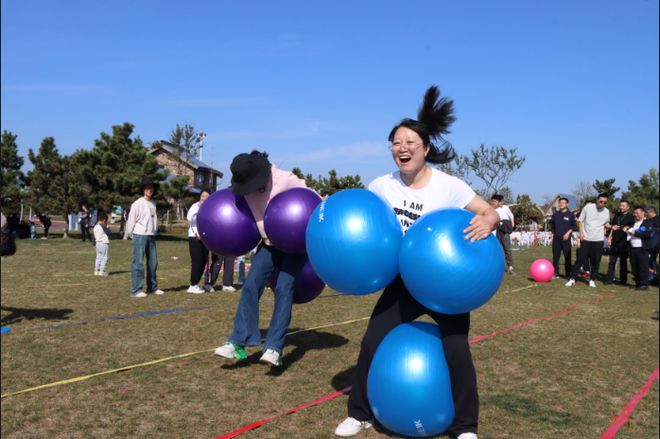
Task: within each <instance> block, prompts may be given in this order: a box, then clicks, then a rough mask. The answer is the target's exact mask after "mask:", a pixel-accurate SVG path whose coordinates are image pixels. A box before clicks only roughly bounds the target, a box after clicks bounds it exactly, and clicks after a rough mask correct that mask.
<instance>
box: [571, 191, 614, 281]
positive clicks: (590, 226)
mask: <svg viewBox="0 0 660 439" xmlns="http://www.w3.org/2000/svg"><path fill="white" fill-rule="evenodd" d="M607 198H608V195H607V194H606V193H602V194H599V195H598V199H597V200H596V204H593V203H589V204H587V205H586V206H584V209H582V212H581V213H580V217H579V218H578V229H579V232H578V235H579V237H578V239H579V240H580V247H581V251H580V252H578V257H577V262H576V263H575V264H574V265H573V268H572V269H571V275H570V278H569V279H568V282H566V286H567V287H572V286H573V285H575V278H576V277H577V275H578V272H579V270H580V267H582V266H583V265H584V261H585V259H589V262H590V263H589V265H590V266H591V277H590V279H589V286H590V287H591V288H596V282H595V280H594V279H596V276H597V275H598V270H599V268H600V259H601V257H602V255H603V241H604V240H605V229H609V228H610V211H609V210H607V207H605V206H606V205H607Z"/></svg>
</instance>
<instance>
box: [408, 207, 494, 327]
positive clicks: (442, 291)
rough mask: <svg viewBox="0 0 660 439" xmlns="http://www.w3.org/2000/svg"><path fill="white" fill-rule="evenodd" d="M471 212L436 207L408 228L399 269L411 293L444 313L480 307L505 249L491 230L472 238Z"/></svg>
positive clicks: (491, 291)
mask: <svg viewBox="0 0 660 439" xmlns="http://www.w3.org/2000/svg"><path fill="white" fill-rule="evenodd" d="M473 217H474V214H473V213H471V212H468V211H467V210H464V209H440V210H435V211H433V212H429V213H427V214H426V215H424V216H422V217H421V218H420V219H418V220H417V221H416V222H415V223H414V224H413V225H412V226H411V227H410V228H409V229H408V231H407V232H406V236H405V237H404V239H403V242H402V243H401V252H400V253H399V270H400V271H401V278H402V279H403V282H404V284H405V285H406V288H408V291H410V294H411V295H412V296H413V297H414V298H415V299H416V300H417V301H418V302H419V303H421V304H422V305H424V306H425V307H427V308H429V309H431V310H433V311H437V312H440V313H443V314H462V313H465V312H469V311H472V310H473V309H476V308H479V307H480V306H481V305H483V304H484V303H486V302H488V300H490V298H491V297H493V295H494V294H495V293H496V292H497V290H498V288H499V287H500V284H501V283H502V278H503V276H504V254H503V252H502V246H501V245H500V243H499V241H498V240H497V238H495V236H493V235H492V234H490V235H489V236H488V238H486V239H482V240H478V241H475V242H470V241H469V240H467V239H465V232H463V230H464V229H466V228H467V227H468V226H469V224H470V220H471V219H472V218H473Z"/></svg>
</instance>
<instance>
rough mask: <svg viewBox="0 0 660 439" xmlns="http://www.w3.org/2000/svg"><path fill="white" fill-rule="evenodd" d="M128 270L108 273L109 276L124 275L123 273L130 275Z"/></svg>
mask: <svg viewBox="0 0 660 439" xmlns="http://www.w3.org/2000/svg"><path fill="white" fill-rule="evenodd" d="M130 272H131V271H130V270H123V271H110V272H108V274H109V275H115V274H124V273H130Z"/></svg>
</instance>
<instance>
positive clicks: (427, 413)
mask: <svg viewBox="0 0 660 439" xmlns="http://www.w3.org/2000/svg"><path fill="white" fill-rule="evenodd" d="M367 396H368V398H369V405H370V407H371V410H372V411H373V413H374V416H375V417H376V419H378V422H380V423H381V424H382V425H383V426H385V427H386V428H387V429H388V430H390V431H392V432H394V433H397V434H400V435H402V436H409V437H410V436H412V437H424V436H434V435H438V434H440V433H442V432H444V431H446V430H447V429H448V428H449V427H450V426H451V423H452V421H453V419H454V401H453V398H452V393H451V381H450V379H449V368H448V367H447V361H446V359H445V353H444V350H443V348H442V339H441V337H440V329H439V328H438V326H437V325H434V324H432V323H426V322H413V323H403V324H401V325H399V326H397V327H396V328H394V329H393V330H392V331H390V332H389V334H387V336H385V338H384V339H383V341H382V342H381V343H380V345H379V346H378V349H377V350H376V354H375V355H374V358H373V360H372V361H371V366H370V367H369V376H368V378H367Z"/></svg>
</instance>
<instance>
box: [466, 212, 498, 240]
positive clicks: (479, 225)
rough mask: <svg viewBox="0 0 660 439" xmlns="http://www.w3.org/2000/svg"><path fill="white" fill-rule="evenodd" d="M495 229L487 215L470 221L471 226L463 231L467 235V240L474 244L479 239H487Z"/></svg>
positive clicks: (475, 217) (478, 216)
mask: <svg viewBox="0 0 660 439" xmlns="http://www.w3.org/2000/svg"><path fill="white" fill-rule="evenodd" d="M492 231H493V229H492V227H491V226H490V222H489V219H488V217H486V216H485V215H475V216H474V218H472V220H471V221H470V226H469V227H468V228H467V229H465V230H463V232H464V233H465V234H466V235H465V239H469V240H470V242H474V241H476V240H479V239H486V238H488V235H490V232H492Z"/></svg>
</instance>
